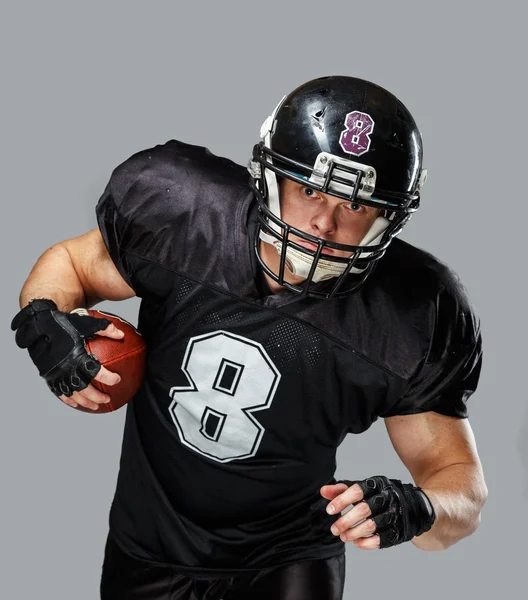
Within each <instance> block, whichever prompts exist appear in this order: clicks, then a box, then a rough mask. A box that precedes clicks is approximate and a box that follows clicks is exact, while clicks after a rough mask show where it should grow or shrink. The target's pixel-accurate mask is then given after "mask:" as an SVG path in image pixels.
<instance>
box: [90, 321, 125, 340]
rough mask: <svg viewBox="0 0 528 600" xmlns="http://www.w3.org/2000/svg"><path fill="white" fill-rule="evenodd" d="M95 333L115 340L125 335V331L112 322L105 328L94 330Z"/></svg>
mask: <svg viewBox="0 0 528 600" xmlns="http://www.w3.org/2000/svg"><path fill="white" fill-rule="evenodd" d="M95 335H103V336H105V337H110V338H114V339H116V340H120V339H122V338H124V337H125V332H124V331H122V330H121V329H118V328H117V327H116V326H115V325H114V324H113V323H110V325H108V327H107V328H106V329H101V331H96V332H95Z"/></svg>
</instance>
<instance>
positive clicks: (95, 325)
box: [11, 299, 111, 396]
mask: <svg viewBox="0 0 528 600" xmlns="http://www.w3.org/2000/svg"><path fill="white" fill-rule="evenodd" d="M110 324H111V321H109V320H108V319H98V318H96V317H91V316H82V315H78V314H74V313H66V312H62V311H60V310H59V309H58V308H57V305H56V304H55V302H53V300H47V299H42V300H41V299H39V300H32V301H31V302H30V303H29V304H28V305H27V306H25V307H24V308H23V309H22V310H21V311H20V312H19V313H18V314H17V315H16V316H15V318H14V319H13V321H12V322H11V329H12V330H13V331H15V330H16V336H15V340H16V344H17V346H18V347H19V348H27V349H28V351H29V355H30V356H31V359H32V360H33V362H34V363H35V365H36V367H37V369H38V370H39V373H40V376H41V377H43V378H44V379H45V380H46V383H47V384H48V387H49V388H50V390H51V391H52V392H53V393H54V394H55V395H56V396H62V395H65V396H71V395H72V394H73V392H78V391H80V390H83V389H84V388H85V387H87V386H88V385H89V383H90V381H92V379H93V378H94V377H95V376H96V375H97V373H99V370H100V369H101V363H100V362H99V361H98V360H97V358H96V357H95V356H94V355H93V354H88V352H87V350H86V344H85V343H84V340H85V339H87V338H91V337H93V336H94V335H95V332H96V331H102V330H103V329H106V328H107V327H108V325H110Z"/></svg>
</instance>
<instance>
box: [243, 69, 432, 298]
mask: <svg viewBox="0 0 528 600" xmlns="http://www.w3.org/2000/svg"><path fill="white" fill-rule="evenodd" d="M248 170H249V172H250V175H251V185H252V187H253V190H254V192H255V194H256V197H257V200H258V203H259V221H258V236H256V238H255V251H256V254H257V258H258V261H259V264H260V265H261V267H262V268H263V269H264V271H265V272H266V273H267V274H268V275H269V276H270V277H271V278H272V279H274V280H275V281H277V282H278V283H279V284H280V285H282V286H284V287H285V288H287V289H289V290H292V291H294V292H298V293H300V294H302V295H305V296H311V297H316V298H333V297H336V296H342V295H345V294H348V293H350V292H352V291H354V290H356V289H358V288H359V286H361V285H362V284H363V283H364V282H365V280H366V279H367V277H368V276H369V274H370V273H371V272H372V270H373V268H374V266H375V264H376V262H377V261H378V260H379V259H380V258H381V257H382V256H383V255H384V253H385V251H386V249H387V247H388V246H389V244H390V242H391V240H392V239H393V238H394V237H395V236H396V235H398V234H399V233H400V231H401V230H402V228H403V226H404V225H405V223H406V222H407V221H408V220H409V218H410V217H411V215H412V213H413V212H415V211H416V210H417V209H418V207H419V203H420V187H421V186H422V185H423V183H424V182H425V178H426V171H425V170H423V169H422V138H421V135H420V132H419V131H418V128H417V126H416V123H415V122H414V119H413V118H412V116H411V114H410V113H409V111H408V110H407V109H406V108H405V106H404V105H403V104H402V103H401V102H400V101H399V100H398V99H397V98H396V97H395V96H393V95H392V94H391V93H389V92H388V91H387V90H385V89H383V88H382V87H380V86H378V85H375V84H373V83H370V82H368V81H364V80H362V79H356V78H354V77H345V76H333V77H322V78H320V79H314V80H312V81H309V82H307V83H305V84H303V85H301V86H300V87H298V88H297V89H296V90H294V91H293V92H292V93H291V94H289V95H288V96H285V97H284V98H283V99H282V100H281V102H279V104H278V106H277V108H276V109H275V111H274V112H273V114H272V115H271V116H270V117H268V118H267V119H266V121H265V122H264V124H263V125H262V129H261V142H260V143H259V144H257V145H256V146H255V147H254V149H253V158H252V160H251V161H250V162H249V166H248ZM277 176H279V177H286V178H288V179H291V180H293V181H295V182H297V183H301V184H302V185H303V186H306V187H311V188H313V189H314V190H318V191H320V192H323V193H327V194H331V195H334V196H337V197H339V198H344V199H346V200H350V202H353V203H358V204H364V205H367V206H373V207H377V208H379V209H381V212H380V216H378V218H377V219H376V221H375V222H374V224H373V226H372V227H371V229H370V231H369V232H368V234H367V235H366V236H365V238H364V239H363V240H362V242H361V243H360V245H358V246H350V245H344V244H337V243H333V242H330V241H327V240H324V239H322V238H318V237H314V236H313V235H310V234H308V233H305V232H303V231H300V230H298V229H296V228H295V227H293V226H291V225H289V224H288V223H286V222H284V221H283V220H282V219H281V210H280V202H279V186H278V180H277ZM291 234H294V235H296V236H298V237H299V238H301V239H304V240H307V241H309V242H312V243H314V244H316V245H317V246H318V248H317V250H313V251H312V250H309V249H308V248H305V247H304V246H301V245H299V244H296V243H295V242H294V241H292V240H291V239H289V238H290V235H291ZM261 239H262V240H264V241H265V242H267V243H270V244H272V245H273V246H275V248H276V249H277V251H278V253H279V254H280V256H281V260H280V270H279V273H278V274H275V273H273V272H272V271H271V270H270V269H269V267H268V266H267V265H266V264H265V262H264V261H263V259H262V256H261V254H260V243H259V240H261ZM325 248H333V249H337V250H344V251H346V252H349V253H352V254H351V256H350V258H342V257H337V256H331V255H328V254H326V255H324V256H321V255H322V253H323V251H324V249H325ZM284 249H286V251H284ZM285 268H288V269H289V270H290V271H291V272H292V273H296V274H299V275H302V276H305V277H306V279H305V280H304V281H303V282H302V283H301V284H298V285H294V284H291V283H288V282H287V281H285V280H284V273H285Z"/></svg>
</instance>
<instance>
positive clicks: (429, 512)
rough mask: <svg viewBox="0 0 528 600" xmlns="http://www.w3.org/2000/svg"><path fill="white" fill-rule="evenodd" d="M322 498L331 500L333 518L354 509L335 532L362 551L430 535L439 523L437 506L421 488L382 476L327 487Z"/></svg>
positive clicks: (338, 522) (336, 525) (336, 523)
mask: <svg viewBox="0 0 528 600" xmlns="http://www.w3.org/2000/svg"><path fill="white" fill-rule="evenodd" d="M321 495H322V496H323V497H324V498H326V499H327V500H331V502H330V504H328V506H327V508H326V510H327V512H328V513H329V514H337V513H340V512H342V511H343V510H345V509H346V508H348V507H349V506H352V508H351V509H350V510H349V511H348V512H347V514H346V515H343V516H341V518H339V519H338V520H337V521H335V523H334V524H333V525H332V528H331V531H332V533H333V534H334V535H336V536H337V535H339V537H340V538H341V540H342V541H343V542H354V545H355V546H356V547H358V548H361V549H362V550H374V549H376V548H389V547H390V546H395V545H397V544H401V543H403V542H407V541H409V540H411V539H412V538H413V537H415V536H417V535H421V534H422V533H424V532H426V531H428V530H429V529H430V528H431V526H432V524H433V523H434V520H435V513H434V509H433V506H432V504H431V502H430V500H429V498H428V497H427V496H426V495H425V493H424V492H423V491H422V490H421V489H420V488H417V487H414V486H413V485H412V484H402V483H401V481H399V480H397V479H387V477H383V476H381V475H379V476H375V477H369V478H368V479H365V480H363V481H348V480H344V481H338V482H337V483H336V484H334V485H325V486H323V487H322V488H321Z"/></svg>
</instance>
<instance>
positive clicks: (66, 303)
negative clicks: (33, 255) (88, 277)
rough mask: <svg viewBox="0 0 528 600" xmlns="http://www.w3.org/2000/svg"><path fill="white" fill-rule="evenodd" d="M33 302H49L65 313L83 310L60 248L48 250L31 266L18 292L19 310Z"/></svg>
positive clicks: (78, 287)
mask: <svg viewBox="0 0 528 600" xmlns="http://www.w3.org/2000/svg"><path fill="white" fill-rule="evenodd" d="M34 298H49V299H50V300H53V301H54V302H55V304H56V305H57V307H58V308H59V310H62V311H65V312H69V311H71V310H73V309H74V308H79V307H81V306H86V299H85V295H84V290H83V287H82V285H81V282H80V281H79V278H78V277H77V274H76V272H75V269H74V267H73V264H72V261H71V259H70V255H69V254H68V251H67V250H66V249H65V248H64V246H61V245H60V244H57V245H55V246H52V247H51V248H48V250H46V252H44V254H43V255H42V256H41V257H40V258H39V259H38V261H37V262H36V263H35V265H34V267H33V268H32V269H31V272H30V274H29V276H28V278H27V279H26V281H25V283H24V285H23V287H22V290H21V292H20V296H19V303H20V308H23V307H24V306H26V305H27V304H28V302H29V301H30V300H33V299H34Z"/></svg>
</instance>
